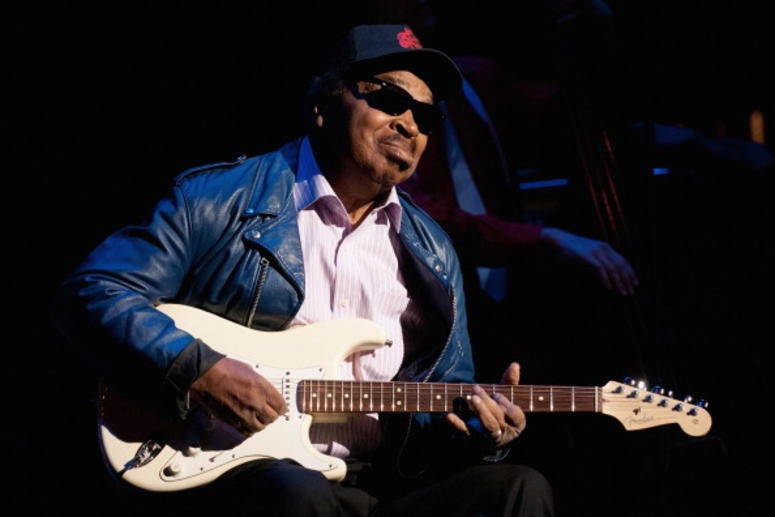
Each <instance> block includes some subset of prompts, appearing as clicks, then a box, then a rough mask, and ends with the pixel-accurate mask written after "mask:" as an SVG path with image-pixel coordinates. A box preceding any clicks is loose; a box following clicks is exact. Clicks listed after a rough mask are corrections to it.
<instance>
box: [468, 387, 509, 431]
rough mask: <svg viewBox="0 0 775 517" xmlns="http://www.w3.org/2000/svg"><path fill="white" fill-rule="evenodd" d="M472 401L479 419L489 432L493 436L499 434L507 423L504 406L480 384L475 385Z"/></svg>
mask: <svg viewBox="0 0 775 517" xmlns="http://www.w3.org/2000/svg"><path fill="white" fill-rule="evenodd" d="M471 402H472V403H473V406H474V408H473V409H474V411H475V412H476V414H477V416H478V417H479V420H481V421H482V425H483V426H484V428H485V429H487V432H489V433H490V434H492V435H493V436H496V435H498V434H499V433H500V432H501V429H502V428H503V427H504V426H505V425H506V423H505V420H504V414H505V413H504V411H503V408H501V407H500V406H499V405H498V403H497V402H495V401H494V400H493V399H492V398H490V396H489V395H488V394H487V393H486V392H485V391H484V390H483V389H482V388H481V387H480V386H474V395H473V396H472V397H471Z"/></svg>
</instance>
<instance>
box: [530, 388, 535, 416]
mask: <svg viewBox="0 0 775 517" xmlns="http://www.w3.org/2000/svg"><path fill="white" fill-rule="evenodd" d="M534 409H535V406H534V405H533V386H530V411H533V410H534Z"/></svg>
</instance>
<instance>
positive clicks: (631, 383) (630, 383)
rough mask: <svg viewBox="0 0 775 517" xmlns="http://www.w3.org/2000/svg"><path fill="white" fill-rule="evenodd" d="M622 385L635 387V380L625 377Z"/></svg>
mask: <svg viewBox="0 0 775 517" xmlns="http://www.w3.org/2000/svg"><path fill="white" fill-rule="evenodd" d="M622 383H623V384H629V385H634V384H635V381H634V380H633V378H632V377H625V378H624V379H622Z"/></svg>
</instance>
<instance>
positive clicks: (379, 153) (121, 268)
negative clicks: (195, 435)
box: [55, 25, 552, 516]
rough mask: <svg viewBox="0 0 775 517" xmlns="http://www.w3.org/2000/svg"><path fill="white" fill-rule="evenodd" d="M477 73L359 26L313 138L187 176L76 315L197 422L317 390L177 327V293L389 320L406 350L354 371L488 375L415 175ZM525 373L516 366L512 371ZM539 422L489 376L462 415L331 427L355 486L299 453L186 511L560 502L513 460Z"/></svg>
mask: <svg viewBox="0 0 775 517" xmlns="http://www.w3.org/2000/svg"><path fill="white" fill-rule="evenodd" d="M459 86H460V73H459V71H458V69H457V67H456V66H455V65H454V63H453V62H452V61H451V60H450V59H449V57H448V56H446V55H445V54H443V53H441V52H439V51H437V50H434V49H429V48H423V47H422V46H421V44H420V42H419V41H418V39H417V38H416V36H415V35H414V33H413V32H412V31H411V29H410V28H408V27H406V26H401V25H373V26H358V27H355V28H353V29H352V30H351V31H350V32H348V34H347V36H346V37H345V38H344V39H343V40H342V42H341V44H340V45H339V46H338V47H337V48H336V49H335V50H334V52H333V54H332V56H330V57H329V59H328V61H327V66H326V67H325V68H324V71H323V72H322V73H321V74H320V75H319V76H318V77H317V78H316V80H315V81H313V83H312V85H311V88H310V95H309V97H308V100H309V107H308V109H307V111H306V116H307V118H308V120H309V121H310V130H309V133H308V135H307V136H306V137H303V138H300V139H298V140H296V141H293V142H289V143H288V144H286V145H285V146H283V147H282V148H281V149H278V150H277V151H274V152H270V153H267V154H264V155H261V156H257V157H254V158H250V159H244V160H240V161H238V162H236V163H226V164H216V165H212V166H209V167H203V168H199V169H196V170H192V171H188V172H186V173H184V174H182V175H181V176H179V177H178V178H177V179H176V182H175V185H174V187H173V189H172V191H171V192H170V193H169V195H168V196H167V197H165V198H163V199H162V200H161V201H159V203H158V204H157V206H156V207H155V209H154V211H153V213H152V214H151V216H150V217H149V219H148V221H147V222H146V223H145V224H143V225H140V226H133V227H129V228H125V229H123V230H120V231H119V232H117V233H116V234H114V235H112V236H110V237H109V238H108V239H106V240H105V241H104V242H103V243H102V244H100V245H99V246H98V247H97V248H96V249H95V250H94V251H93V252H92V253H91V254H90V255H89V256H88V257H87V259H86V260H85V261H84V262H83V264H82V265H81V266H80V267H79V268H78V269H77V271H75V273H74V274H73V275H72V276H71V277H70V278H69V279H67V280H66V281H65V283H64V285H63V287H62V289H61V292H60V295H59V297H58V302H57V304H56V305H55V307H56V321H57V322H58V325H59V328H60V329H61V330H62V331H63V333H64V334H66V335H67V336H69V337H71V338H72V339H73V340H74V342H76V343H78V344H79V345H82V346H83V347H84V349H85V351H86V352H87V353H88V355H89V357H90V358H91V359H93V360H94V362H95V364H96V365H98V366H99V367H100V370H99V371H100V374H101V375H102V377H103V379H104V380H105V381H106V382H107V383H111V384H113V385H115V386H119V387H121V388H122V389H124V390H127V391H131V392H132V393H139V394H141V395H142V396H145V397H146V398H148V397H150V398H151V399H154V400H156V401H160V405H165V406H166V407H167V408H168V410H170V411H173V412H177V414H178V417H179V418H183V419H188V420H192V419H193V416H192V415H193V414H198V413H199V412H200V410H201V408H202V407H203V408H205V409H206V410H207V411H208V412H209V413H212V415H214V416H216V417H217V418H216V420H217V421H219V422H223V423H226V422H228V424H226V425H228V426H231V428H233V429H234V430H237V431H239V432H240V433H241V435H244V436H251V437H252V436H254V435H258V436H261V433H266V432H267V430H268V428H271V429H277V427H276V422H278V421H282V420H283V419H284V418H286V416H288V415H289V411H290V410H291V409H293V408H291V407H289V405H290V404H296V402H298V401H296V400H294V397H293V396H290V395H288V394H287V393H280V392H279V391H278V389H277V387H276V386H275V385H274V384H273V383H272V380H271V379H269V378H267V377H265V376H263V375H262V374H261V373H259V372H260V368H259V367H257V368H254V367H251V366H250V365H248V364H247V363H246V362H243V361H240V360H238V359H236V358H234V357H232V356H231V355H230V354H224V353H222V352H221V351H219V350H218V347H217V346H214V345H215V344H214V343H207V342H205V341H203V340H201V339H197V338H196V336H195V335H193V334H191V333H189V332H187V331H186V329H184V328H179V327H178V326H176V323H177V322H176V321H175V320H174V319H171V318H170V316H169V315H168V314H167V313H165V312H164V311H163V310H161V309H160V305H162V304H172V303H174V304H182V305H187V306H191V307H195V308H199V309H204V310H205V311H207V312H209V313H212V314H214V315H217V316H220V317H222V318H224V319H226V320H231V321H232V322H236V323H239V324H240V325H244V326H245V327H247V328H250V329H255V330H261V331H281V330H287V329H291V330H293V329H296V328H298V327H302V326H306V325H314V324H315V323H319V322H322V321H325V320H337V319H343V318H349V317H358V318H363V319H369V320H372V321H373V322H376V323H377V324H379V325H380V326H381V327H382V328H384V331H385V334H386V336H387V338H388V339H389V341H390V342H391V346H389V347H381V348H378V349H375V350H373V351H367V352H357V353H353V354H352V355H350V356H349V357H347V358H346V359H345V360H344V361H342V362H341V364H340V365H339V366H340V371H339V374H340V376H341V377H342V378H344V379H348V380H357V381H365V382H368V381H380V382H384V381H391V380H393V379H395V380H402V381H419V382H421V383H429V382H433V383H474V382H475V378H474V370H473V361H472V358H471V355H472V354H471V346H470V342H469V336H468V330H467V328H466V326H467V318H466V310H465V299H464V294H463V286H462V280H461V272H460V268H459V264H458V259H457V255H456V253H455V251H454V249H453V247H452V245H451V243H450V240H449V238H448V237H447V235H446V234H445V233H444V232H443V231H442V230H441V229H440V227H439V226H438V225H437V224H436V223H435V222H434V221H433V220H432V219H431V218H430V217H429V216H428V215H427V214H426V213H425V212H423V211H422V210H421V209H419V208H418V207H417V206H415V205H414V204H413V203H412V201H411V200H410V199H409V198H408V197H407V196H405V195H404V194H402V193H400V192H399V191H398V190H397V189H396V188H395V187H396V185H398V184H400V183H402V182H403V181H405V180H406V179H408V178H409V177H410V176H411V175H412V173H413V172H414V171H415V168H416V167H417V164H418V162H419V160H420V157H421V156H422V153H423V151H424V150H425V147H426V144H427V140H428V134H429V133H431V132H432V131H433V130H434V129H435V128H437V127H438V124H439V123H440V121H441V116H440V112H439V111H438V108H437V107H436V105H435V104H434V103H435V102H438V100H440V99H441V98H443V97H444V96H445V95H446V94H448V93H449V92H451V91H452V90H454V89H455V88H458V87H459ZM288 353H292V351H289V352H288ZM518 381H519V365H518V364H516V363H513V364H511V365H509V367H508V368H507V370H506V372H505V373H504V375H503V383H504V384H516V383H518ZM525 424H526V422H525V415H524V413H523V411H522V410H521V409H520V408H519V407H518V406H517V405H515V404H514V403H512V402H511V401H509V400H506V398H505V397H502V396H499V395H493V396H490V395H489V394H488V393H486V392H485V391H484V390H482V389H480V388H479V387H478V386H477V387H474V388H473V392H472V394H471V396H470V400H469V401H468V402H467V403H462V404H461V405H460V407H459V408H457V410H456V411H451V412H447V413H446V414H445V413H443V412H441V413H438V412H437V413H427V412H417V413H398V414H396V415H392V416H391V415H389V414H385V413H383V414H376V413H369V414H365V415H361V416H360V417H357V418H354V419H351V420H349V421H348V422H347V423H313V425H312V426H311V428H310V430H309V434H310V438H311V442H312V444H314V447H315V448H316V450H318V451H320V452H322V453H324V454H327V455H330V456H333V457H337V458H341V459H343V460H346V461H347V462H348V466H349V467H350V469H349V471H348V475H347V477H345V478H344V480H341V481H340V480H336V481H331V480H329V479H327V478H326V477H325V476H324V475H323V474H322V473H321V472H320V471H317V470H315V469H314V468H308V467H307V466H305V465H300V464H299V462H297V461H295V460H296V458H294V457H293V455H291V457H290V458H285V459H283V458H267V459H260V460H257V461H253V462H248V463H243V464H240V465H239V466H237V467H235V468H232V469H229V470H228V471H227V472H225V473H224V474H223V475H221V476H220V477H218V478H217V479H216V480H214V481H212V482H209V483H205V484H204V485H202V486H197V487H195V488H191V489H187V490H184V491H180V492H172V493H171V494H164V495H169V498H170V499H171V500H174V501H176V503H172V504H173V506H171V507H173V508H177V509H180V508H182V506H180V505H182V504H188V505H193V506H191V508H195V509H197V510H201V506H199V505H200V504H207V505H210V504H213V505H215V507H216V508H219V509H220V510H226V511H229V513H232V514H233V513H245V514H260V515H342V514H346V515H371V514H373V512H375V511H376V512H377V514H380V515H389V514H398V513H401V514H413V515H431V514H436V513H439V514H444V515H461V516H469V515H550V514H551V513H552V501H551V489H550V487H549V486H548V484H547V483H546V480H545V479H544V478H543V476H541V474H539V473H538V472H536V471H534V470H532V469H530V468H529V467H524V466H519V465H514V464H509V463H505V462H499V460H501V459H503V458H504V457H505V454H506V453H507V452H508V444H509V443H510V442H511V441H513V440H514V439H515V438H517V437H518V436H519V435H520V433H521V432H522V431H523V430H524V429H525ZM273 425H275V427H272V426H273ZM151 454H153V453H151ZM192 454H193V453H192ZM135 459H136V460H137V462H136V463H140V464H141V465H142V464H143V462H144V461H146V460H147V458H145V457H144V456H138V457H137V458H135ZM213 461H215V460H213ZM128 464H129V465H130V467H129V470H131V468H134V467H133V466H134V465H135V463H133V462H128ZM203 468H205V467H203ZM125 474H126V473H125ZM130 474H131V473H130ZM174 474H175V469H174V468H172V469H171V470H170V471H169V472H165V473H163V474H162V475H169V476H174ZM192 501H196V502H195V503H192ZM183 502H185V503H183Z"/></svg>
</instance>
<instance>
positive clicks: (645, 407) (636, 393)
mask: <svg viewBox="0 0 775 517" xmlns="http://www.w3.org/2000/svg"><path fill="white" fill-rule="evenodd" d="M706 408H707V404H706V403H705V402H703V401H698V402H697V403H694V402H693V401H692V399H691V397H686V398H685V399H683V400H678V399H675V398H672V392H669V391H665V390H663V389H661V388H659V387H654V388H652V389H648V388H646V387H645V386H644V385H643V384H642V383H632V382H631V383H625V382H616V381H609V382H608V383H606V385H605V386H603V387H602V388H601V410H600V411H601V413H604V414H606V415H609V416H612V417H614V418H616V419H617V420H619V422H621V423H622V425H623V426H624V428H625V429H627V430H628V431H637V430H640V429H646V428H649V427H657V426H660V425H667V424H678V425H679V426H681V429H683V431H684V432H685V433H686V434H688V435H690V436H703V435H705V434H707V433H708V431H709V430H710V427H711V424H712V419H711V417H710V413H708V411H707V409H706Z"/></svg>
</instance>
